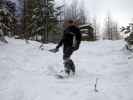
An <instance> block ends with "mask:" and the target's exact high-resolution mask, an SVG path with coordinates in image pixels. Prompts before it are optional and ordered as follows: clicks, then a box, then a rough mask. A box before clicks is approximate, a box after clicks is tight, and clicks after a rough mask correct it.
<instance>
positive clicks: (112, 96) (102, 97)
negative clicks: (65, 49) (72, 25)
mask: <svg viewBox="0 0 133 100" xmlns="http://www.w3.org/2000/svg"><path fill="white" fill-rule="evenodd" d="M8 42H9V43H8V44H2V45H0V100H133V96H132V92H133V85H132V84H133V72H132V71H133V67H132V62H133V59H129V56H131V54H130V53H128V52H125V50H124V49H123V47H124V45H125V43H124V41H123V40H119V41H108V40H104V41H102V40H100V41H97V42H82V44H81V46H80V49H79V50H78V51H76V52H75V53H74V54H73V55H72V59H73V60H74V62H75V65H76V75H75V76H74V77H70V78H68V79H62V80H60V79H56V78H55V76H54V73H56V72H58V71H60V70H63V63H62V62H63V61H62V49H60V52H58V53H56V54H54V53H51V52H49V51H48V50H49V49H52V48H54V47H55V46H56V45H55V44H52V43H50V44H45V45H44V46H43V49H40V45H41V44H40V43H38V42H35V41H30V43H29V44H26V43H25V41H24V40H15V39H11V38H8ZM0 44H1V43H0ZM96 81H97V82H96ZM95 89H97V90H98V91H95Z"/></svg>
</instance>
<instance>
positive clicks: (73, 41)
mask: <svg viewBox="0 0 133 100" xmlns="http://www.w3.org/2000/svg"><path fill="white" fill-rule="evenodd" d="M65 25H66V29H65V30H64V34H63V37H62V39H61V40H60V42H59V43H58V45H57V46H56V48H55V49H53V52H57V51H58V50H59V48H60V47H61V46H63V60H64V67H65V73H66V74H68V75H69V74H70V72H71V71H72V72H73V74H75V65H74V63H73V61H72V59H71V58H70V57H71V55H72V53H73V52H74V51H76V50H78V49H79V46H80V42H81V33H80V29H79V28H78V26H77V25H76V23H75V22H74V21H73V20H69V21H67V23H65Z"/></svg>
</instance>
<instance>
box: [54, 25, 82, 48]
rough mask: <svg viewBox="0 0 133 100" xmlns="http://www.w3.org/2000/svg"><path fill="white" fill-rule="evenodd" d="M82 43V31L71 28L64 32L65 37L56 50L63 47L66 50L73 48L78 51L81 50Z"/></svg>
mask: <svg viewBox="0 0 133 100" xmlns="http://www.w3.org/2000/svg"><path fill="white" fill-rule="evenodd" d="M80 42H81V33H80V29H79V28H78V27H76V26H70V27H68V28H66V29H65V30H64V34H63V37H62V39H61V41H60V42H59V44H58V46H57V47H56V48H59V47H60V46H62V45H63V46H64V48H67V47H73V48H74V50H77V49H78V48H79V45H80Z"/></svg>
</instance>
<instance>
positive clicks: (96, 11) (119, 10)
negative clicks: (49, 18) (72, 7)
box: [56, 0, 133, 25]
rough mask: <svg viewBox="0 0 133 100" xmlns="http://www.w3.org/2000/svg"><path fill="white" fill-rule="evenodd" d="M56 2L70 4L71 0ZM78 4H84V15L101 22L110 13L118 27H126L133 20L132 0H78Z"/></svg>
mask: <svg viewBox="0 0 133 100" xmlns="http://www.w3.org/2000/svg"><path fill="white" fill-rule="evenodd" d="M56 1H58V3H59V2H61V1H65V2H66V3H70V1H71V0H56ZM77 1H78V0H77ZM80 2H84V4H85V8H86V9H85V10H86V13H89V15H90V16H97V18H98V20H99V21H101V22H103V20H104V19H105V17H106V16H107V13H110V14H111V16H112V17H113V19H114V20H116V21H118V23H119V24H120V25H128V23H129V22H130V21H131V20H132V18H133V0H80Z"/></svg>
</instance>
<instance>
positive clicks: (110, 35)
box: [103, 14, 120, 40]
mask: <svg viewBox="0 0 133 100" xmlns="http://www.w3.org/2000/svg"><path fill="white" fill-rule="evenodd" d="M104 28H105V29H104V35H103V38H104V39H108V40H118V39H120V33H119V31H118V24H117V22H115V21H114V20H113V19H112V17H111V15H110V14H108V15H107V17H106V19H105V27H104Z"/></svg>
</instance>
